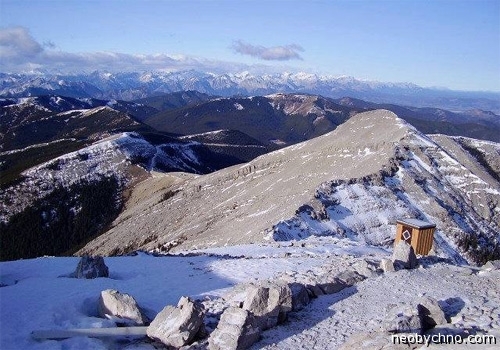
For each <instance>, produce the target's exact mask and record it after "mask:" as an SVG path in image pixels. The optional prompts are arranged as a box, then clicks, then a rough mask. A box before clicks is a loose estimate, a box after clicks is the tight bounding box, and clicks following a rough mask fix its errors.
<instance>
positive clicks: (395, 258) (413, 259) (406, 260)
mask: <svg viewBox="0 0 500 350" xmlns="http://www.w3.org/2000/svg"><path fill="white" fill-rule="evenodd" d="M392 262H393V263H394V268H395V269H396V270H400V269H414V268H415V267H417V265H418V260H417V256H416V255H415V250H414V249H413V247H412V246H411V245H409V244H408V243H407V242H405V241H400V242H399V243H398V244H397V245H396V246H395V247H394V252H393V254H392Z"/></svg>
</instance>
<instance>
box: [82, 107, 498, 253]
mask: <svg viewBox="0 0 500 350" xmlns="http://www.w3.org/2000/svg"><path fill="white" fill-rule="evenodd" d="M465 144H466V146H464V145H465ZM499 152H500V146H499V145H498V144H496V143H492V142H482V141H472V140H470V141H467V140H465V141H464V140H463V139H453V138H449V137H446V136H435V137H433V138H429V137H427V136H425V135H423V134H421V133H420V132H418V131H417V130H416V129H415V128H413V127H412V126H411V125H409V124H407V123H406V122H404V121H403V120H401V119H399V118H397V116H396V115H394V114H393V113H391V112H389V111H383V110H378V111H371V112H365V113H361V114H358V115H356V116H354V117H352V118H350V119H349V120H348V121H347V122H345V123H344V124H342V125H340V126H339V127H338V128H337V129H336V130H335V131H333V132H330V133H328V134H325V135H323V136H320V137H318V138H315V139H312V140H309V141H306V142H303V143H299V144H296V145H293V146H290V147H287V148H284V149H281V150H278V151H275V152H272V153H269V154H266V155H263V156H261V157H258V158H256V159H255V160H253V161H251V162H249V163H247V164H245V165H238V166H234V167H230V168H227V169H223V170H220V171H217V172H214V173H211V174H208V175H203V176H199V177H196V178H189V177H188V178H186V177H183V178H178V179H177V182H176V183H175V184H172V181H171V179H170V180H168V181H167V182H165V183H164V184H163V185H160V184H161V180H156V181H157V182H156V184H155V185H154V186H151V188H154V192H153V193H151V196H146V198H147V200H144V201H143V202H142V203H141V202H138V203H136V204H135V206H134V207H132V208H130V209H129V210H128V211H127V214H126V215H123V216H120V217H118V218H117V219H116V220H115V222H114V224H113V228H111V229H110V230H109V231H108V232H106V233H105V234H103V235H102V236H100V237H98V238H96V239H95V240H94V241H92V242H90V243H89V244H87V245H86V246H85V247H84V248H83V249H82V250H81V251H80V254H103V255H108V254H111V253H114V254H116V253H126V252H128V251H130V250H135V249H146V250H152V249H159V250H162V249H167V250H168V249H172V247H174V248H173V249H174V250H177V249H186V248H202V247H212V246H221V245H228V244H229V245H231V244H243V243H257V242H263V241H267V240H288V239H301V238H305V237H308V236H311V235H320V236H321V235H333V236H339V237H347V238H350V239H352V240H354V241H358V242H359V241H360V242H364V244H368V245H375V246H388V245H390V244H391V242H392V238H393V230H394V223H395V220H396V219H398V218H400V217H413V218H419V219H425V220H430V221H433V222H435V223H436V224H437V228H438V230H437V232H436V235H435V243H436V244H435V247H436V248H435V249H436V252H437V254H439V255H441V256H444V257H448V258H452V259H455V260H457V261H463V260H462V259H466V260H468V261H471V262H474V261H476V262H481V261H484V260H485V259H489V258H491V257H493V256H497V257H498V254H499V253H500V248H499V247H500V245H499V239H500V237H499V236H498V232H500V212H499V211H498V208H499V205H500V203H499V199H500V196H499V194H500V183H499V182H498V173H497V172H498V160H495V159H497V157H494V156H493V157H487V156H486V155H488V154H489V155H498V154H499ZM494 174H497V175H494ZM144 186H146V185H144ZM161 186H163V188H164V189H163V191H158V189H159V188H160V187H161ZM163 192H168V193H171V194H173V195H172V196H169V197H168V198H167V199H166V200H163V201H158V199H159V198H162V193H163ZM152 223H154V225H153V226H154V227H153V226H152ZM144 232H150V234H149V236H147V237H144V235H143V233H144ZM118 237H119V239H118Z"/></svg>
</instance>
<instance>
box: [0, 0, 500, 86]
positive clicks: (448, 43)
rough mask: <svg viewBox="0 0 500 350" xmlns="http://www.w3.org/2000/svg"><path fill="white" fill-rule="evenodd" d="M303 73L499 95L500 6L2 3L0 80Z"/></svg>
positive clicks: (449, 0)
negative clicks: (0, 76) (33, 75)
mask: <svg viewBox="0 0 500 350" xmlns="http://www.w3.org/2000/svg"><path fill="white" fill-rule="evenodd" d="M33 69H47V70H58V71H62V72H77V71H79V70H83V71H93V70H96V69H99V70H109V71H114V70H161V69H165V70H180V69H198V70H203V71H215V72H218V73H221V72H238V71H243V70H248V71H250V72H255V73H263V72H281V71H305V72H311V73H318V74H328V75H333V76H339V75H349V76H353V77H356V78H359V79H367V80H377V81H385V82H413V83H416V84H418V85H421V86H431V87H448V88H451V89H458V90H489V91H500V1H498V0H490V1H488V0H468V1H461V0H434V1H426V0H418V1H417V0H392V1H389V0H386V1H376V0H371V1H361V0H360V1H356V0H354V1H353V0H351V1H347V0H344V1H332V0H329V1H327V0H324V1H314V0H313V1H285V0H281V1H273V0H267V1H258V0H253V1H251V0H247V1H228V0H227V1H222V0H205V1H189V0H187V1H180V0H179V1H158V0H150V1H147V0H143V1H137V0H136V1H132V0H120V1H118V0H116V1H114V0H107V1H104V0H101V1H83V0H64V1H63V0H39V1H26V0H0V71H3V72H11V71H26V70H33Z"/></svg>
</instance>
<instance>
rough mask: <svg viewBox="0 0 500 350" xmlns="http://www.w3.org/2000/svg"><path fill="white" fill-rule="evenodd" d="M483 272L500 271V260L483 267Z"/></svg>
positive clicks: (492, 261) (489, 262)
mask: <svg viewBox="0 0 500 350" xmlns="http://www.w3.org/2000/svg"><path fill="white" fill-rule="evenodd" d="M482 269H483V270H488V271H491V270H500V260H491V261H488V262H487V263H486V264H484V265H483V266H482Z"/></svg>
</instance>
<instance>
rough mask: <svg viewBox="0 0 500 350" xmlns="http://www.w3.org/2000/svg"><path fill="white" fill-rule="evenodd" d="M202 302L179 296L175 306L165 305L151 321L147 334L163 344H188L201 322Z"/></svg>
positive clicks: (202, 314)
mask: <svg viewBox="0 0 500 350" xmlns="http://www.w3.org/2000/svg"><path fill="white" fill-rule="evenodd" d="M204 314H205V310H204V307H203V305H202V304H200V303H198V302H193V301H192V300H190V299H189V298H187V297H181V299H180V300H179V303H178V304H177V307H175V306H171V305H167V306H166V307H165V308H164V309H163V310H162V311H161V312H160V313H159V314H158V315H157V316H156V317H155V319H154V320H153V322H151V324H150V325H149V327H148V330H147V334H148V336H149V337H150V338H154V339H158V340H160V341H161V342H162V343H163V344H165V345H168V346H174V347H181V346H184V345H187V344H189V343H190V342H191V341H192V340H193V339H194V338H195V336H196V334H197V333H198V332H199V330H200V328H201V327H202V324H203V316H204Z"/></svg>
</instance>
